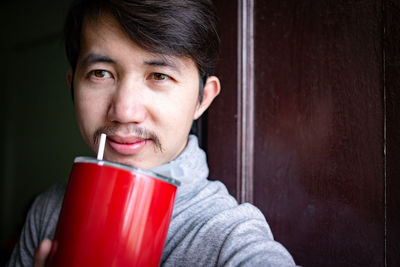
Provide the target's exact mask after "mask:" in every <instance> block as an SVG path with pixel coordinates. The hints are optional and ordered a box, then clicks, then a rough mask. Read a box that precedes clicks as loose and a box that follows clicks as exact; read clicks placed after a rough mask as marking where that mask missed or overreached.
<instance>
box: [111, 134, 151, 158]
mask: <svg viewBox="0 0 400 267" xmlns="http://www.w3.org/2000/svg"><path fill="white" fill-rule="evenodd" d="M151 141H152V140H151V139H144V138H139V137H135V136H131V137H121V136H116V135H112V136H107V143H108V144H109V146H110V147H111V149H112V150H114V151H115V152H117V153H119V154H123V155H132V154H135V153H137V152H139V151H140V150H141V149H143V148H144V147H145V145H146V144H147V143H148V142H151Z"/></svg>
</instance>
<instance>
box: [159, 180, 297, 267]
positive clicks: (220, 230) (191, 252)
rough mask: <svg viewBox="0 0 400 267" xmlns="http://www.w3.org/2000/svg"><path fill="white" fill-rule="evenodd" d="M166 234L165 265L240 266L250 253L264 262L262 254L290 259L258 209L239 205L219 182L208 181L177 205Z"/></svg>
mask: <svg viewBox="0 0 400 267" xmlns="http://www.w3.org/2000/svg"><path fill="white" fill-rule="evenodd" d="M168 235H169V236H168V239H167V243H166V246H165V251H164V252H165V255H163V262H164V264H165V265H167V266H168V264H170V265H176V264H177V265H191V264H196V265H197V266H210V265H211V266H215V265H218V266H219V265H229V264H234V265H235V264H239V265H240V264H244V263H246V260H248V257H250V256H251V255H253V256H254V255H256V258H255V259H256V260H257V259H258V260H259V261H260V262H263V261H264V260H265V258H264V259H261V258H260V257H261V256H260V255H263V254H264V255H265V254H267V256H262V257H268V258H269V259H270V258H271V257H272V258H273V257H274V256H276V255H277V257H278V259H279V260H282V258H287V259H289V260H288V262H290V259H291V257H290V255H289V254H288V253H287V251H286V250H285V249H284V248H283V247H282V246H281V245H280V244H279V243H277V242H275V241H274V239H273V236H272V233H271V230H270V228H269V226H268V224H267V222H266V220H265V217H264V215H263V214H262V213H261V211H260V210H259V209H258V208H256V207H255V206H253V205H251V204H248V203H246V204H241V205H239V204H238V203H237V202H236V200H235V199H234V198H233V197H232V196H231V195H229V193H228V191H227V190H226V187H225V186H224V185H223V184H222V183H220V182H208V183H207V184H205V185H204V186H203V187H201V189H199V190H198V191H197V193H196V194H194V195H193V196H192V198H190V199H187V201H186V202H185V203H179V204H178V206H177V214H175V217H174V218H173V220H172V221H171V225H170V232H169V234H168ZM249 248H250V249H249ZM279 257H281V258H279ZM252 261H253V262H252V263H254V259H253V260H252Z"/></svg>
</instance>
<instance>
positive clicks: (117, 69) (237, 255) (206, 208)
mask: <svg viewBox="0 0 400 267" xmlns="http://www.w3.org/2000/svg"><path fill="white" fill-rule="evenodd" d="M216 20H217V19H216V16H215V11H214V8H213V6H212V4H211V1H210V0H159V1H155V0H136V1H135V0H119V1H118V0H115V1H112V0H109V1H107V0H104V1H100V0H80V1H75V2H74V3H73V5H72V7H71V10H70V12H69V15H68V16H67V20H66V25H65V44H66V50H67V56H68V60H69V62H70V64H71V67H72V71H71V72H69V73H68V75H67V80H68V83H69V85H70V87H71V89H72V92H73V99H74V105H75V109H76V116H77V122H78V125H79V129H80V132H81V135H82V137H83V139H84V140H85V142H86V143H87V144H88V145H89V147H90V148H91V149H92V151H93V152H94V153H96V152H97V147H98V140H99V135H100V134H101V133H106V134H107V142H106V148H105V154H104V157H105V159H106V160H109V161H114V162H119V163H124V164H128V165H131V166H135V167H139V168H145V169H148V168H153V169H168V170H169V172H170V173H171V174H172V176H173V178H175V179H177V180H179V181H180V182H181V183H182V185H181V186H180V187H179V189H178V194H177V198H176V201H175V207H174V212H173V215H172V220H171V224H170V227H169V232H168V236H167V241H166V244H165V247H164V251H163V255H162V260H161V264H162V265H164V266H225V265H227V266H236V265H241V266H242V265H248V266H293V265H294V262H293V259H292V257H291V256H290V254H289V253H288V252H287V251H286V250H285V248H284V247H283V246H282V245H280V244H279V243H277V242H275V241H274V240H273V237H272V234H271V231H270V229H269V226H268V224H267V222H266V221H265V218H264V217H263V215H262V214H261V212H260V211H259V210H258V209H257V208H255V207H254V206H252V205H249V204H242V205H238V204H237V202H236V201H235V199H234V198H233V197H231V196H230V195H229V194H228V192H227V190H226V188H225V186H224V185H223V184H221V183H220V182H217V181H214V182H212V181H209V180H207V177H208V167H207V163H206V157H205V154H204V152H203V151H202V150H201V149H200V148H199V146H198V143H197V139H196V137H195V136H192V135H189V132H190V128H191V125H192V123H193V120H195V119H198V118H199V117H200V116H201V115H202V114H203V112H204V111H205V110H206V109H207V108H208V107H209V105H210V104H211V103H212V101H213V100H214V98H215V97H216V96H217V95H218V93H219V91H220V83H219V80H218V78H217V77H215V76H213V75H212V73H213V72H214V68H215V64H216V59H217V54H218V46H219V39H218V34H217V31H216ZM64 192H65V185H58V186H56V187H54V188H52V189H50V190H49V191H48V192H46V193H44V194H42V195H40V196H39V197H38V198H37V199H36V201H35V203H34V204H33V206H32V208H31V210H30V212H29V214H28V216H27V221H26V224H25V226H24V229H23V232H22V234H21V238H20V241H19V243H18V244H17V246H16V248H15V249H14V251H13V254H12V258H11V260H10V263H9V265H10V266H32V264H33V263H35V265H36V266H43V265H44V263H45V261H46V258H47V256H48V253H49V250H50V246H51V241H50V240H51V239H52V238H53V236H54V231H55V227H56V224H57V220H58V214H59V212H60V208H61V204H62V199H63V195H64Z"/></svg>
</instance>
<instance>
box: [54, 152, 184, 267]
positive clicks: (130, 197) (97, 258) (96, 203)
mask: <svg viewBox="0 0 400 267" xmlns="http://www.w3.org/2000/svg"><path fill="white" fill-rule="evenodd" d="M177 186H179V181H177V180H174V179H172V178H168V177H164V176H161V175H158V174H156V173H153V172H151V171H146V170H141V169H137V168H134V167H130V166H127V165H122V164H117V163H113V162H108V161H104V160H96V159H94V158H89V157H78V158H76V159H75V161H74V165H73V168H72V171H71V176H70V180H69V183H68V187H67V191H66V194H65V197H64V202H63V206H62V209H61V213H60V216H59V220H58V225H57V229H56V233H55V236H54V240H53V245H52V249H51V252H50V256H49V260H48V266H57V267H63V266H68V267H74V266H104V267H105V266H107V267H109V266H158V265H159V264H160V260H161V256H162V251H163V247H164V243H165V240H166V237H167V232H168V226H169V222H170V220H171V215H172V210H173V205H174V201H175V195H176V190H177Z"/></svg>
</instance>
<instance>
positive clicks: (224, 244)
mask: <svg viewBox="0 0 400 267" xmlns="http://www.w3.org/2000/svg"><path fill="white" fill-rule="evenodd" d="M166 168H167V169H168V171H169V172H170V175H171V176H172V177H173V178H175V179H177V180H180V181H181V183H182V184H181V186H180V187H179V188H178V193H177V197H176V201H175V206H174V211H173V214H172V220H171V223H170V226H169V230H168V236H167V240H166V243H165V247H164V251H163V255H162V259H161V265H162V266H295V263H294V261H293V259H292V257H291V256H290V254H289V253H288V252H287V250H286V249H285V248H284V247H283V246H282V245H281V244H279V243H278V242H276V241H275V240H274V239H273V236H272V233H271V230H270V228H269V226H268V224H267V222H266V220H265V218H264V216H263V214H262V213H261V212H260V211H259V210H258V209H257V208H256V207H254V206H253V205H251V204H241V205H238V204H237V202H236V200H235V199H234V198H233V197H232V196H230V195H229V193H228V191H227V189H226V187H225V186H224V185H223V184H222V183H221V182H218V181H210V180H208V179H207V178H208V167H207V162H206V155H205V153H204V151H203V150H201V149H200V148H199V146H198V142H197V138H196V137H195V136H189V142H188V145H187V147H186V148H185V150H184V151H183V152H182V154H181V155H180V156H179V157H178V158H176V159H175V160H173V161H172V162H170V163H168V164H166V165H164V166H161V167H157V168H155V171H157V170H165V169H166ZM65 188H66V185H65V184H63V185H57V186H54V187H53V188H51V189H50V190H49V191H47V192H45V193H43V194H41V195H40V196H38V197H37V199H36V200H35V202H34V204H33V205H32V207H31V209H30V211H29V213H28V216H27V219H26V222H25V226H24V228H23V230H22V233H21V237H20V240H19V243H18V244H17V246H16V247H15V248H14V251H13V253H12V256H11V259H10V262H9V263H8V266H32V264H33V255H34V252H35V249H36V247H37V246H38V245H39V244H40V242H41V241H42V240H43V239H44V238H50V239H52V238H53V236H54V232H55V228H56V225H57V220H58V215H59V213H60V209H61V205H62V200H63V197H64V193H65Z"/></svg>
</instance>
